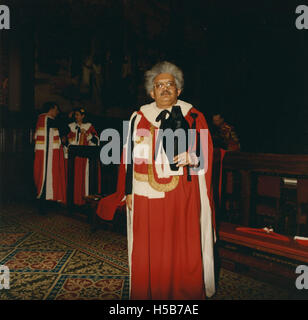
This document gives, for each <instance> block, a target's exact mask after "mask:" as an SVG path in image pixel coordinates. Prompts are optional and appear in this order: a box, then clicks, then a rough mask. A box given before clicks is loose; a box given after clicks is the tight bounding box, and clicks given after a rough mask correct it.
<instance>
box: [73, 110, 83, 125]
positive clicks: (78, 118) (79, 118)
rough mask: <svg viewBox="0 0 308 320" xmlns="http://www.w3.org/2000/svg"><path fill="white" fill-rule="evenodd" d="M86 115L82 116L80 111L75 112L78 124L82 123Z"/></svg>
mask: <svg viewBox="0 0 308 320" xmlns="http://www.w3.org/2000/svg"><path fill="white" fill-rule="evenodd" d="M83 118H84V114H81V113H80V112H79V111H76V112H75V120H76V122H77V123H80V122H82V121H83Z"/></svg>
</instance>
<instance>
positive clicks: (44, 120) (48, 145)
mask: <svg viewBox="0 0 308 320" xmlns="http://www.w3.org/2000/svg"><path fill="white" fill-rule="evenodd" d="M44 111H45V112H44V113H42V114H40V115H39V117H38V120H37V124H36V129H35V135H34V141H35V157H34V168H33V173H34V183H35V186H36V190H37V199H38V200H39V202H38V204H39V213H40V214H44V213H46V201H47V200H48V201H55V202H62V203H66V179H65V170H64V154H63V148H62V145H61V139H60V136H59V128H58V124H57V122H56V117H57V115H58V114H59V107H58V105H57V104H56V103H55V102H47V103H45V104H44Z"/></svg>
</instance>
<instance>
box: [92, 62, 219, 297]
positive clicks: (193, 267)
mask: <svg viewBox="0 0 308 320" xmlns="http://www.w3.org/2000/svg"><path fill="white" fill-rule="evenodd" d="M182 87H183V74H182V71H181V70H180V69H179V68H178V67H177V66H175V65H173V64H171V63H169V62H162V63H159V64H157V65H155V66H154V67H153V68H152V69H151V70H149V71H148V72H147V73H146V89H147V92H148V93H149V94H150V96H151V97H152V98H153V99H154V100H155V101H154V102H153V103H150V104H147V105H144V106H142V107H141V108H140V109H139V110H138V111H137V112H134V113H133V115H132V116H131V119H130V125H129V128H130V129H129V133H128V139H127V142H126V145H125V146H124V150H123V154H122V162H121V165H120V168H119V177H118V186H117V193H115V194H114V195H111V196H108V197H106V198H105V199H102V200H101V201H100V203H99V205H98V209H97V214H98V215H99V216H100V217H102V218H104V217H106V218H107V219H110V218H111V214H112V212H111V210H115V209H116V207H117V206H119V205H121V203H123V197H124V196H126V214H127V237H128V262H129V271H130V290H129V292H130V299H138V300H140V299H155V300H157V299H158V300H160V299H162V300H171V299H176V300H182V299H185V300H188V299H197V300H198V299H204V298H205V297H206V296H208V297H211V296H213V294H214V293H215V275H214V253H213V247H214V242H215V238H216V236H215V216H214V205H213V196H212V184H211V173H212V153H213V146H212V140H211V136H210V134H209V132H208V130H207V129H208V126H207V123H206V120H205V118H204V116H203V114H202V113H201V112H199V111H198V110H197V109H196V108H194V107H193V106H192V105H191V104H189V103H187V102H184V101H181V100H179V99H178V96H179V95H180V93H181V90H182ZM175 115H176V116H178V118H176V117H175V119H177V120H178V119H180V121H178V122H181V123H182V124H183V126H184V127H185V126H186V129H187V128H188V127H189V128H190V129H193V130H195V131H196V134H195V135H193V136H195V138H194V140H193V141H194V142H191V144H190V145H189V149H188V150H187V151H183V150H181V151H183V152H178V154H176V152H174V155H175V156H174V157H173V159H171V160H170V157H169V156H168V152H167V151H165V149H164V144H163V142H162V141H163V139H159V131H158V129H160V128H166V123H168V119H173V116H175ZM169 122H170V121H169ZM176 122H177V121H176ZM170 123H171V122H170ZM198 145H199V146H201V147H200V148H198V147H197V146H198ZM200 149H201V152H200V153H199V155H198V150H200ZM104 210H105V212H104Z"/></svg>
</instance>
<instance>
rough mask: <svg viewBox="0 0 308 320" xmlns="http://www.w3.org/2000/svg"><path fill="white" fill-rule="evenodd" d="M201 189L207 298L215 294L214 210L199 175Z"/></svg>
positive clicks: (202, 246) (204, 184)
mask: <svg viewBox="0 0 308 320" xmlns="http://www.w3.org/2000/svg"><path fill="white" fill-rule="evenodd" d="M198 179H199V189H200V201H201V214H200V225H201V248H202V261H203V277H204V285H205V291H206V296H207V297H212V296H213V295H214V293H215V271H214V235H213V223H212V210H211V206H210V202H209V198H208V196H207V187H206V182H205V178H204V175H199V176H198Z"/></svg>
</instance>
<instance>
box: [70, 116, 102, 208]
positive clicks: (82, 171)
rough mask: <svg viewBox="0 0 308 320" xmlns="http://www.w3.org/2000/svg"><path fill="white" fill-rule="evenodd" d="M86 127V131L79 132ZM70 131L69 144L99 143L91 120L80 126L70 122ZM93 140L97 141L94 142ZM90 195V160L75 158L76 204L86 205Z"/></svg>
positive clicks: (92, 144) (99, 180)
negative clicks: (87, 197) (86, 199)
mask: <svg viewBox="0 0 308 320" xmlns="http://www.w3.org/2000/svg"><path fill="white" fill-rule="evenodd" d="M78 127H80V130H82V129H84V130H85V133H84V134H81V132H79V133H78ZM69 128H70V132H69V134H68V140H69V144H71V145H81V146H94V145H98V144H99V138H98V135H97V133H96V130H95V129H94V127H93V125H92V124H91V123H89V122H87V123H82V124H81V125H80V126H79V125H78V124H77V123H76V122H73V123H70V124H69ZM92 140H94V141H96V143H94V142H93V141H92ZM97 174H98V193H101V170H100V166H98V172H97ZM88 195H89V160H88V159H86V158H81V157H76V158H75V177H74V204H76V205H84V204H85V199H84V197H85V196H88Z"/></svg>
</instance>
